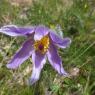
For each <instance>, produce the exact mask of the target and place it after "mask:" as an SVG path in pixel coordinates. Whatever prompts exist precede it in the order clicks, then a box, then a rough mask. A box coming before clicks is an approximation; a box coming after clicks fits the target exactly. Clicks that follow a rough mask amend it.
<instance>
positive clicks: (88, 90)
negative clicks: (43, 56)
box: [0, 0, 95, 95]
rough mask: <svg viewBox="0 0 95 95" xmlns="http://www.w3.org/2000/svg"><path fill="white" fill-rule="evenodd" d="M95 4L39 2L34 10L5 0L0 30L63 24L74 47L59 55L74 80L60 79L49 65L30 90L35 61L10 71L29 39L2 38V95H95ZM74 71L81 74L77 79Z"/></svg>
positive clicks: (89, 1) (75, 0) (81, 0)
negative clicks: (11, 25)
mask: <svg viewBox="0 0 95 95" xmlns="http://www.w3.org/2000/svg"><path fill="white" fill-rule="evenodd" d="M66 1H67V3H66V4H65V2H66ZM72 2H73V3H72ZM94 3H95V2H94V0H71V1H69V0H47V1H46V0H37V1H33V2H32V4H31V5H30V6H26V5H24V6H13V5H11V4H10V3H9V2H8V1H7V0H1V1H0V26H3V25H6V24H10V23H12V24H16V25H22V26H28V25H29V26H30V25H39V24H44V25H46V26H48V27H51V26H53V27H56V25H57V24H59V25H60V26H61V27H62V30H63V34H64V36H68V37H70V38H71V39H72V44H71V46H70V47H69V48H67V49H64V50H62V49H60V50H59V53H60V55H61V57H62V60H63V62H64V64H63V66H64V68H65V69H66V70H67V71H68V72H69V73H70V74H71V75H72V76H71V77H70V78H64V77H62V76H59V75H58V74H57V72H56V71H54V69H52V67H51V66H50V65H49V64H46V65H45V67H44V69H43V70H42V73H41V77H40V80H39V81H38V82H37V83H36V84H35V85H33V86H28V85H27V79H28V78H29V76H30V75H31V71H30V72H28V73H27V72H26V68H27V67H28V66H29V67H30V68H32V66H31V59H29V60H28V61H26V62H25V63H24V64H23V65H22V66H21V67H20V68H19V69H17V70H15V71H14V70H9V69H7V68H6V64H7V63H8V61H9V60H10V59H11V57H12V56H13V54H14V53H15V52H16V50H17V49H18V48H19V47H20V46H21V44H22V43H23V41H24V40H25V39H24V38H23V37H22V38H19V37H18V38H13V37H9V36H5V35H3V34H0V95H95V7H94V6H95V5H94ZM21 16H22V17H21ZM47 63H48V62H47ZM74 68H77V69H78V70H79V72H77V71H76V75H73V73H74V72H75V71H74ZM25 72H26V73H27V74H25ZM46 93H47V94H46Z"/></svg>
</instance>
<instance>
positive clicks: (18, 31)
mask: <svg viewBox="0 0 95 95" xmlns="http://www.w3.org/2000/svg"><path fill="white" fill-rule="evenodd" d="M34 29H35V27H17V26H16V25H6V26H3V27H1V28H0V32H1V33H4V34H6V35H9V36H26V35H28V34H32V33H33V32H34Z"/></svg>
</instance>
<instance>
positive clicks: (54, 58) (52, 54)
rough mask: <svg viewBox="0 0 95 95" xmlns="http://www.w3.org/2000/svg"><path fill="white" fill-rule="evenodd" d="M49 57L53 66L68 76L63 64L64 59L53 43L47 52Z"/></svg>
mask: <svg viewBox="0 0 95 95" xmlns="http://www.w3.org/2000/svg"><path fill="white" fill-rule="evenodd" d="M47 57H48V60H49V62H50V64H51V65H52V67H53V68H54V69H55V70H56V71H57V72H58V73H59V74H60V75H64V76H66V75H67V73H66V71H65V70H64V68H63V66H62V60H61V58H60V56H59V55H58V53H57V49H56V47H55V46H54V45H53V44H50V47H49V50H48V52H47Z"/></svg>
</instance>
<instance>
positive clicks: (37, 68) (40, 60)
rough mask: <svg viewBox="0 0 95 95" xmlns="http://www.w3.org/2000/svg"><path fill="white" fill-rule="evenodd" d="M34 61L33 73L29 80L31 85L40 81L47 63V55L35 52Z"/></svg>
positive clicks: (33, 54)
mask: <svg viewBox="0 0 95 95" xmlns="http://www.w3.org/2000/svg"><path fill="white" fill-rule="evenodd" d="M32 61H33V71H32V75H31V77H30V80H29V84H30V85H32V84H34V83H35V82H36V81H38V80H39V77H40V73H41V70H42V68H43V66H44V64H45V63H46V57H45V55H43V54H41V53H39V52H34V53H32Z"/></svg>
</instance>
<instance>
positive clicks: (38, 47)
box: [34, 36, 50, 54]
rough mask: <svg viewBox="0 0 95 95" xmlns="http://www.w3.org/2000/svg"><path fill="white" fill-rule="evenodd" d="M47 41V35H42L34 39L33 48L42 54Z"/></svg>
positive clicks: (44, 51) (47, 45)
mask: <svg viewBox="0 0 95 95" xmlns="http://www.w3.org/2000/svg"><path fill="white" fill-rule="evenodd" d="M49 43H50V42H49V37H48V36H44V37H43V38H42V39H41V40H38V41H35V43H34V48H35V50H36V51H39V52H40V53H42V54H44V53H46V52H47V50H48V48H49Z"/></svg>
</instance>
